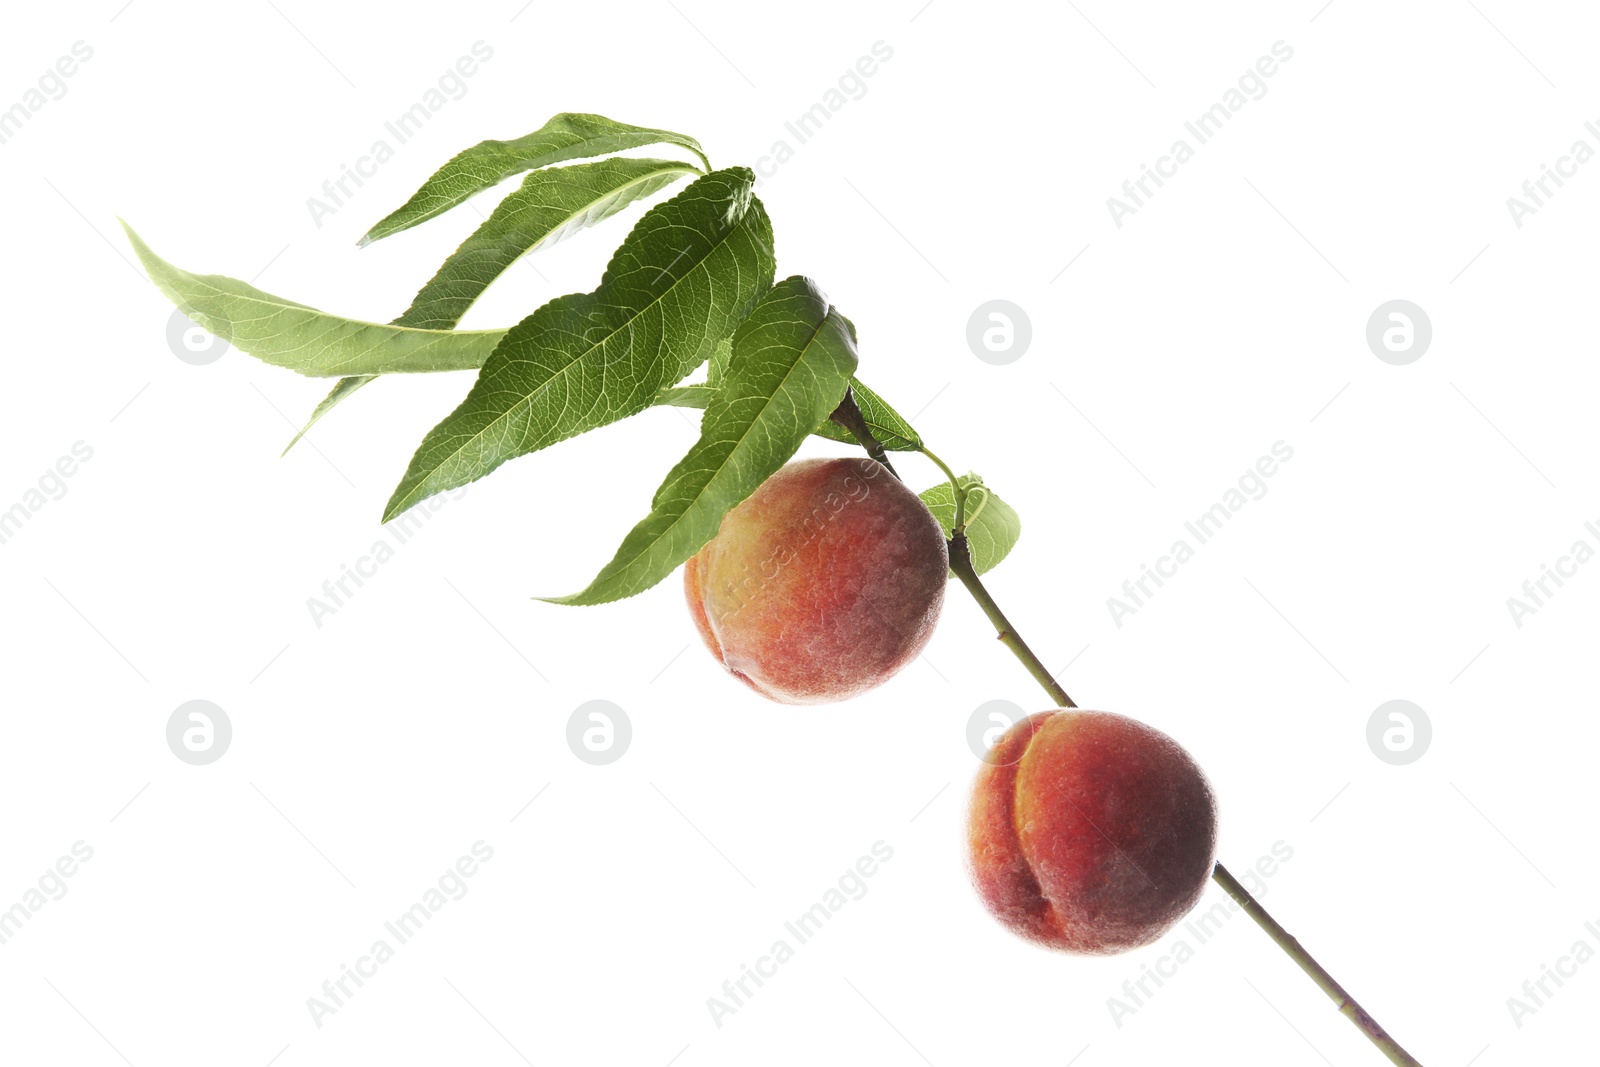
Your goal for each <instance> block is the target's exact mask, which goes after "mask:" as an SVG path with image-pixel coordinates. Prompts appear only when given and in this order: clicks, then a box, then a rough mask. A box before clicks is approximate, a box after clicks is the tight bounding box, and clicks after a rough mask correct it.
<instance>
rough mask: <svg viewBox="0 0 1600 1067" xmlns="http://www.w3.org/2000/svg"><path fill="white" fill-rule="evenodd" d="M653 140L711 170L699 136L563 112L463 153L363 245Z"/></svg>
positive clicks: (380, 224) (381, 223)
mask: <svg viewBox="0 0 1600 1067" xmlns="http://www.w3.org/2000/svg"><path fill="white" fill-rule="evenodd" d="M653 144H673V145H678V146H679V147H682V148H687V149H688V150H689V151H691V152H693V153H694V154H695V155H696V156H698V157H699V158H700V161H701V162H702V163H704V164H705V168H706V170H710V169H711V163H710V162H709V161H708V160H707V159H706V154H705V152H704V151H703V150H702V149H701V148H700V142H698V141H696V140H695V139H694V138H693V137H688V136H685V135H684V134H681V133H673V132H672V131H671V130H654V129H650V128H648V127H644V126H629V125H628V124H627V123H624V122H614V121H612V120H611V119H608V118H606V117H604V116H603V115H582V114H571V113H566V114H560V115H557V116H555V117H554V118H552V119H551V120H550V121H549V122H547V123H545V124H544V125H543V126H541V127H540V128H539V129H537V130H535V131H534V132H532V133H530V134H528V135H526V136H524V137H518V138H517V139H516V140H513V141H480V142H479V143H477V144H475V145H473V146H472V147H471V148H468V149H467V150H466V151H464V152H461V153H459V154H458V155H456V156H455V157H454V158H452V159H451V160H450V161H449V162H448V163H446V164H445V165H444V166H442V167H440V168H439V169H438V170H437V171H435V172H434V174H433V176H432V177H431V178H429V179H428V180H427V181H425V182H423V183H422V188H420V189H418V190H417V191H416V192H415V193H413V194H412V195H411V199H410V200H407V201H406V202H405V203H404V204H402V205H401V206H400V207H399V208H397V209H396V210H395V211H393V212H391V213H390V214H389V215H387V216H385V217H384V218H383V219H382V220H380V221H379V222H378V224H377V225H375V226H373V227H372V229H370V230H368V231H367V235H366V236H365V237H363V238H362V239H361V244H362V245H368V244H371V243H372V242H373V241H377V240H379V239H381V238H384V237H388V236H389V235H390V234H395V233H399V232H400V231H401V230H406V229H410V228H411V227H412V226H415V225H417V224H418V223H419V222H426V221H427V220H428V219H431V218H433V217H434V216H435V215H442V214H444V213H445V212H446V211H449V210H450V209H451V208H453V207H455V206H457V205H458V204H463V203H465V202H466V201H467V200H469V199H470V198H471V197H473V196H475V195H477V194H478V193H481V192H482V191H483V190H485V189H488V188H490V187H492V186H495V185H498V184H499V183H500V182H502V181H504V180H505V179H506V178H509V177H511V176H512V175H513V174H520V173H522V172H523V171H526V170H537V169H538V168H539V167H547V166H549V165H550V164H552V163H561V162H565V161H566V160H569V159H592V158H594V157H595V156H608V155H610V154H611V153H613V152H622V151H625V150H627V149H630V148H643V147H645V146H646V145H653Z"/></svg>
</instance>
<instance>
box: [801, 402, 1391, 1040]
mask: <svg viewBox="0 0 1600 1067" xmlns="http://www.w3.org/2000/svg"><path fill="white" fill-rule="evenodd" d="M833 421H834V422H837V423H838V424H839V425H841V426H843V427H845V428H846V429H847V430H849V431H850V432H851V433H852V434H853V435H854V436H855V437H856V439H857V440H858V441H860V442H861V446H862V447H863V448H865V449H866V450H867V453H868V454H869V455H871V456H872V458H874V459H876V460H878V462H880V463H882V464H883V465H884V466H885V467H888V469H889V473H890V474H893V475H894V476H895V477H896V478H899V477H900V475H899V474H898V473H896V472H895V469H894V468H893V467H890V466H889V458H888V456H887V455H886V454H885V453H884V449H883V445H881V444H879V443H878V441H877V440H876V439H875V438H874V437H873V436H872V430H871V429H870V428H869V427H868V426H867V422H866V419H864V418H863V417H862V416H861V412H860V410H859V409H857V408H856V403H855V398H854V397H853V396H852V395H851V394H850V393H849V392H846V393H845V398H844V402H843V403H841V404H840V405H839V410H838V411H835V412H834V413H833ZM923 451H924V454H925V455H927V456H928V457H929V458H930V459H932V460H933V461H934V462H935V463H937V464H938V465H939V467H940V469H941V470H943V471H944V472H945V474H946V475H950V485H951V488H952V489H953V490H954V491H955V493H956V499H957V502H958V504H959V502H960V500H961V496H962V493H961V486H960V485H959V484H958V483H957V482H956V479H955V477H954V475H951V474H950V468H949V467H946V466H945V465H944V463H943V462H942V461H941V460H939V459H938V457H936V456H933V455H932V454H931V453H928V452H927V450H926V449H924V450H923ZM959 513H960V512H959V508H958V511H957V514H958V515H959ZM950 570H951V572H952V573H953V574H954V575H955V576H956V577H957V578H959V579H961V584H962V585H964V586H966V587H967V592H969V593H971V594H972V599H974V600H976V601H977V602H978V607H980V608H982V609H983V613H984V614H985V615H987V616H988V617H989V621H990V622H991V623H993V624H994V628H995V630H997V631H998V632H999V634H1000V643H1001V644H1003V645H1005V646H1006V647H1007V648H1009V649H1010V650H1011V652H1012V654H1013V655H1015V656H1016V657H1017V659H1018V660H1020V661H1021V662H1022V665H1023V666H1024V667H1026V668H1027V670H1028V673H1029V674H1031V675H1033V678H1034V680H1035V681H1036V682H1038V683H1039V684H1040V685H1042V686H1043V687H1044V691H1045V692H1046V693H1049V694H1050V699H1051V700H1054V701H1055V702H1056V704H1057V706H1058V707H1063V708H1075V707H1077V705H1076V704H1074V703H1073V702H1072V698H1071V697H1069V696H1067V691H1066V690H1065V689H1062V688H1061V686H1060V684H1059V683H1058V682H1057V681H1056V680H1055V678H1054V677H1053V676H1052V675H1051V674H1050V671H1049V669H1048V668H1047V667H1045V665H1044V664H1043V663H1042V662H1040V660H1039V657H1038V656H1036V655H1034V654H1033V650H1032V649H1031V648H1029V647H1028V643H1027V642H1026V641H1024V640H1023V639H1022V635H1021V634H1019V633H1017V631H1016V628H1015V627H1014V626H1012V625H1011V620H1009V619H1007V618H1006V616H1005V612H1003V611H1001V610H1000V605H999V604H996V603H995V602H994V597H992V596H990V595H989V590H987V589H985V588H984V586H983V582H981V581H980V580H979V579H978V572H977V570H976V569H974V568H973V566H972V551H971V549H970V548H969V546H968V544H967V535H966V533H965V532H964V531H963V530H962V529H961V522H960V519H957V522H956V534H955V536H954V537H952V538H951V539H950ZM1211 877H1212V878H1213V879H1214V880H1215V881H1216V883H1217V884H1218V885H1220V886H1221V887H1222V888H1223V889H1224V890H1226V891H1227V893H1228V895H1229V896H1230V897H1232V898H1233V899H1234V900H1235V901H1237V902H1238V904H1239V906H1240V907H1241V908H1243V909H1244V911H1245V914H1247V915H1249V916H1250V918H1252V919H1254V920H1255V921H1256V925H1257V926H1259V927H1261V929H1263V930H1265V931H1266V932H1267V936H1268V937H1270V938H1272V940H1273V941H1275V942H1277V944H1278V947H1279V948H1281V949H1283V951H1284V953H1285V954H1286V955H1288V957H1289V958H1290V959H1292V960H1294V962H1295V963H1296V964H1297V965H1298V966H1299V967H1300V969H1301V970H1302V971H1305V972H1306V974H1308V975H1310V976H1311V980H1312V981H1313V982H1315V983H1317V986H1318V988H1320V989H1321V990H1322V991H1323V992H1324V993H1326V994H1328V996H1329V998H1330V999H1332V1000H1333V1003H1334V1004H1335V1005H1336V1006H1337V1007H1338V1009H1339V1012H1340V1014H1342V1015H1344V1016H1345V1017H1346V1018H1347V1019H1349V1020H1350V1021H1351V1022H1352V1023H1354V1024H1355V1025H1356V1029H1358V1030H1360V1031H1361V1032H1362V1033H1363V1034H1366V1035H1367V1040H1369V1041H1371V1042H1372V1043H1373V1044H1374V1045H1376V1046H1377V1047H1378V1050H1379V1051H1381V1052H1382V1053H1383V1054H1384V1055H1385V1056H1387V1057H1388V1058H1389V1059H1390V1061H1391V1062H1393V1063H1397V1064H1400V1065H1401V1067H1422V1064H1421V1063H1420V1062H1418V1060H1417V1059H1416V1057H1414V1056H1412V1055H1411V1053H1409V1052H1407V1051H1406V1050H1405V1049H1403V1048H1401V1047H1400V1043H1399V1042H1397V1041H1396V1040H1395V1039H1394V1038H1392V1037H1390V1036H1389V1033H1388V1031H1386V1030H1385V1029H1384V1028H1383V1027H1382V1026H1379V1025H1378V1020H1376V1019H1374V1018H1373V1017H1372V1016H1371V1015H1368V1014H1367V1011H1366V1009H1365V1008H1363V1007H1362V1006H1361V1005H1360V1004H1357V1003H1356V1001H1355V998H1354V997H1352V996H1351V995H1350V994H1349V993H1346V992H1345V991H1344V987H1343V986H1341V985H1340V984H1339V983H1338V982H1336V981H1334V980H1333V976H1332V975H1331V974H1329V973H1328V972H1327V971H1325V970H1323V968H1322V965H1321V964H1319V963H1318V962H1317V961H1316V960H1314V959H1312V958H1311V954H1310V953H1309V952H1307V951H1306V950H1305V949H1304V948H1303V947H1302V946H1301V944H1300V942H1299V941H1296V940H1295V939H1294V938H1293V937H1291V936H1290V934H1289V931H1287V930H1285V929H1284V928H1283V927H1281V926H1279V925H1278V923H1277V920H1275V919H1274V918H1273V917H1272V916H1271V915H1268V914H1267V909H1265V908H1263V907H1262V906H1261V904H1260V903H1259V902H1258V901H1257V900H1256V898H1255V897H1253V896H1251V895H1250V891H1249V890H1248V889H1246V888H1245V887H1244V886H1242V885H1240V884H1239V882H1238V880H1237V879H1236V878H1234V876H1233V875H1231V874H1229V873H1228V869H1227V868H1226V867H1224V866H1223V865H1222V864H1220V863H1218V864H1216V865H1214V866H1213V867H1212V869H1211Z"/></svg>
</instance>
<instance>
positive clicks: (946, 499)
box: [920, 472, 1022, 574]
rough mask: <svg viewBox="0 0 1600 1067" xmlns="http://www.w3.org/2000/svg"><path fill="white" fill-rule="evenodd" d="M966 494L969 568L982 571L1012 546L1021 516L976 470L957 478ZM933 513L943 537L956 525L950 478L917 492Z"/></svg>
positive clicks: (1018, 535)
mask: <svg viewBox="0 0 1600 1067" xmlns="http://www.w3.org/2000/svg"><path fill="white" fill-rule="evenodd" d="M957 481H959V482H960V483H961V485H962V487H963V488H966V489H968V494H967V515H966V519H967V546H968V548H969V549H970V550H971V552H972V569H973V570H975V571H977V572H978V573H979V574H983V573H985V572H986V571H989V570H991V569H993V568H994V566H995V565H996V564H998V563H999V562H1000V561H1001V560H1003V559H1005V558H1006V556H1007V555H1008V554H1009V553H1010V552H1011V549H1012V548H1013V547H1015V545H1016V543H1017V539H1018V538H1019V537H1021V536H1022V519H1021V518H1020V517H1019V516H1018V515H1017V513H1016V511H1015V510H1014V509H1013V508H1012V507H1011V505H1010V504H1007V503H1006V502H1005V501H1004V500H1001V499H1000V498H999V497H997V496H995V495H994V493H993V492H991V491H990V490H989V488H988V487H987V486H985V485H984V484H983V479H982V478H980V477H978V476H977V475H976V474H972V473H970V472H969V473H967V474H963V475H962V476H961V477H960V478H959V479H957ZM920 495H921V497H922V502H923V503H924V504H926V505H928V510H929V511H931V512H933V517H934V518H936V519H938V520H939V525H940V526H942V527H944V534H945V536H946V537H949V536H950V533H951V531H952V530H953V529H954V528H955V521H956V493H955V490H954V489H953V488H951V486H950V483H949V482H940V483H939V484H938V485H936V486H934V487H933V488H932V489H929V490H928V491H927V492H924V493H922V494H920Z"/></svg>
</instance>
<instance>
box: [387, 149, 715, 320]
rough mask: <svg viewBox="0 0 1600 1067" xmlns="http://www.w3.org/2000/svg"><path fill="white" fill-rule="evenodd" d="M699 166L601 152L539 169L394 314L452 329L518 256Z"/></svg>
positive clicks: (637, 198) (552, 242)
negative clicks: (596, 156) (591, 160)
mask: <svg viewBox="0 0 1600 1067" xmlns="http://www.w3.org/2000/svg"><path fill="white" fill-rule="evenodd" d="M698 173H700V172H699V171H698V170H696V169H695V168H694V167H692V166H690V165H689V164H687V163H677V162H673V161H672V160H667V159H603V160H600V161H599V162H598V163H579V164H576V165H574V166H571V167H552V168H550V169H547V170H536V171H534V172H533V173H532V174H529V175H528V176H527V177H526V178H524V179H523V181H522V185H521V186H520V187H518V188H517V190H516V191H515V192H513V193H512V194H511V195H509V196H507V197H506V198H505V199H504V200H502V201H500V204H499V205H498V206H497V207H496V208H495V209H494V211H493V213H491V214H490V216H489V217H488V218H487V219H486V220H484V222H483V225H481V226H479V227H478V229H477V230H476V231H475V232H474V233H473V234H472V236H471V237H468V238H467V239H466V241H465V242H464V243H463V244H462V245H461V247H460V248H458V249H456V250H455V252H454V254H452V255H451V256H450V258H449V259H447V260H445V262H444V265H443V266H441V267H440V268H439V270H438V272H437V273H436V274H434V276H433V277H432V278H431V279H430V280H429V281H428V284H427V285H424V286H423V287H422V289H421V291H420V292H418V293H417V296H416V299H414V300H413V301H412V302H411V307H410V308H408V309H407V310H406V313H405V314H404V315H402V316H401V317H400V318H399V319H397V320H396V321H397V322H398V323H399V324H400V325H402V326H415V327H417V328H419V329H425V330H450V329H454V328H455V326H456V324H457V323H458V322H460V321H461V317H462V316H463V315H465V314H466V313H467V309H468V308H470V307H471V306H472V305H473V303H474V302H475V301H476V300H477V299H478V297H480V296H482V295H483V292H484V290H485V289H488V288H489V286H490V285H491V284H492V283H493V282H494V280H495V279H496V278H498V277H499V276H500V275H501V273H503V272H504V271H505V269H506V268H507V267H509V266H511V264H513V263H515V262H516V261H517V260H518V259H519V258H520V257H522V256H524V255H526V254H527V253H529V252H532V251H534V250H536V249H538V248H540V247H543V246H545V245H552V244H555V243H556V242H557V241H559V240H561V239H562V238H563V237H567V236H569V235H570V234H573V233H576V232H577V231H578V230H581V229H583V228H584V227H585V226H592V225H594V224H595V223H597V222H600V221H602V220H604V219H607V218H609V217H611V216H612V215H615V214H616V213H617V212H619V211H621V210H622V209H623V208H625V207H627V206H628V205H629V204H631V203H633V202H634V201H635V200H641V199H643V198H644V197H647V196H649V195H651V194H652V193H655V192H657V191H658V190H660V189H663V188H665V187H666V186H668V185H671V184H672V183H673V182H675V181H677V180H678V179H679V178H681V177H683V176H684V175H686V174H698Z"/></svg>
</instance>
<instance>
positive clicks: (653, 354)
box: [384, 167, 776, 522]
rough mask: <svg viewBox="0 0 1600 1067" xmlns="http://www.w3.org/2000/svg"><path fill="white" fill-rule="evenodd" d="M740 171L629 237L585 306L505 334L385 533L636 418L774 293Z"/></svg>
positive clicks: (413, 469) (537, 315)
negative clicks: (555, 449) (443, 498)
mask: <svg viewBox="0 0 1600 1067" xmlns="http://www.w3.org/2000/svg"><path fill="white" fill-rule="evenodd" d="M754 184H755V175H754V174H753V173H751V172H750V171H749V170H748V169H746V168H743V167H737V168H732V169H729V170H719V171H714V172H712V173H711V174H708V175H706V176H705V177H703V178H700V179H699V180H698V181H696V182H695V183H694V184H693V185H691V186H689V188H687V189H685V190H684V191H683V192H681V193H679V194H678V195H677V196H675V197H673V198H672V199H671V200H669V201H667V202H666V203H664V204H658V205H657V206H656V207H654V208H651V209H650V211H648V212H647V213H646V214H645V216H644V217H643V218H642V219H640V220H639V222H638V224H637V225H636V226H634V228H633V231H632V232H631V233H629V234H628V236H627V239H626V240H624V241H623V242H622V245H621V246H620V247H619V248H618V249H617V251H616V252H615V253H614V254H613V256H612V258H611V262H610V264H609V265H608V266H607V267H606V273H605V277H604V278H602V279H601V282H600V286H599V288H597V289H596V290H595V291H594V292H592V293H576V294H573V295H570V296H561V297H557V298H556V299H554V300H552V301H550V302H549V303H547V304H545V305H544V306H543V307H541V308H539V309H538V310H537V311H535V312H534V313H533V314H532V315H529V316H528V317H527V318H526V319H523V320H522V321H521V322H520V323H518V324H517V325H516V326H513V327H512V328H511V331H510V332H509V333H507V334H506V337H505V340H504V341H502V342H501V344H500V346H499V347H498V348H496V349H495V351H494V353H493V354H492V355H491V356H490V357H489V359H488V361H487V362H486V363H484V365H483V370H481V371H480V372H479V373H478V380H477V383H476V384H475V385H474V386H473V387H472V391H471V392H470V393H468V394H467V398H466V400H464V401H462V403H461V406H460V407H458V408H456V410H455V411H454V412H452V413H451V414H450V415H449V416H447V417H446V418H445V419H444V421H443V422H441V423H439V425H437V426H435V427H434V428H433V429H432V430H431V431H429V433H428V435H427V437H425V438H424V439H423V441H422V444H421V446H420V447H419V448H418V449H417V453H416V455H415V456H413V457H412V459H411V465H410V467H409V468H408V469H407V470H406V473H405V476H404V477H403V478H402V479H401V480H400V484H399V486H398V487H397V488H396V489H395V491H394V495H393V496H392V497H391V498H390V500H389V503H388V506H387V507H386V508H385V509H384V521H385V522H387V521H388V520H389V519H391V518H393V517H394V516H395V515H398V514H399V513H400V512H402V511H404V510H406V509H407V508H409V507H411V506H412V505H414V504H416V503H417V502H419V501H421V500H424V499H426V498H428V497H430V496H432V495H433V494H435V493H439V492H443V491H444V490H446V489H453V488H455V487H456V486H460V485H465V484H466V483H468V482H471V481H474V480H476V479H478V478H482V477H483V476H484V475H486V474H488V473H489V472H490V471H492V470H494V469H495V468H496V467H498V466H499V465H500V464H502V463H504V462H505V461H506V460H508V459H515V458H516V457H517V456H522V455H526V454H527V453H529V452H534V451H537V450H539V449H541V448H545V447H547V446H549V445H552V444H555V443H556V442H557V441H563V440H566V439H567V438H569V437H573V436H576V435H577V434H580V433H583V432H585V431H587V430H592V429H595V428H596V427H599V426H604V425H606V424H608V423H612V422H616V421H617V420H619V419H624V418H627V417H628V416H629V415H634V414H637V413H638V412H640V411H643V410H644V409H645V408H647V407H649V406H650V405H651V404H652V403H654V402H655V399H656V395H657V394H658V393H659V392H660V391H661V389H663V388H664V387H666V386H668V385H671V384H672V383H674V382H678V381H681V380H682V379H683V378H684V377H685V376H686V375H687V374H688V373H689V372H690V371H692V370H693V369H694V368H696V367H698V366H699V365H700V364H701V363H703V362H705V360H706V359H707V357H709V356H710V354H711V351H712V349H713V348H714V347H715V345H716V343H717V341H718V340H720V339H721V338H723V337H725V336H727V334H728V333H729V332H730V331H731V330H732V328H733V325H734V324H735V323H737V322H738V321H740V320H741V319H743V318H744V316H745V315H746V314H747V313H748V312H749V310H750V308H751V307H752V306H754V304H755V302H756V301H757V300H758V299H760V297H761V296H762V294H764V293H765V292H766V291H767V290H768V289H770V288H771V287H772V274H773V270H774V268H775V266H776V263H775V260H774V258H773V253H772V224H771V223H770V222H769V221H768V219H767V215H766V211H765V210H764V209H763V208H762V207H761V202H760V201H759V200H757V199H756V198H755V196H754V193H753V188H754Z"/></svg>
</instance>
